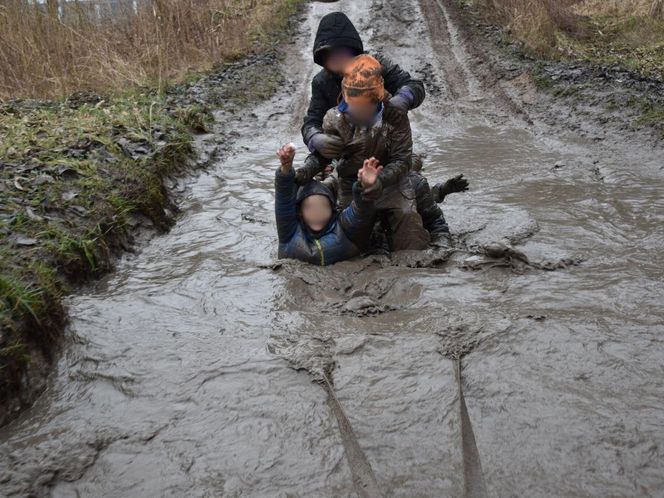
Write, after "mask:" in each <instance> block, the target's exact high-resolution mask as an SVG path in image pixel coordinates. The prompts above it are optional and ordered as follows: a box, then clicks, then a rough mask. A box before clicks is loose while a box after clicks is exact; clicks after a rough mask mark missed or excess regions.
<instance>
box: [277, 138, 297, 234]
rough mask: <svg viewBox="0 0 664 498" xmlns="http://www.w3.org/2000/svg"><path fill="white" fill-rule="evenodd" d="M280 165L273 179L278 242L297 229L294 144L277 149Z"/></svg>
mask: <svg viewBox="0 0 664 498" xmlns="http://www.w3.org/2000/svg"><path fill="white" fill-rule="evenodd" d="M277 156H279V159H280V161H281V166H279V169H277V172H276V177H275V180H274V191H275V197H274V212H275V215H276V218H277V233H278V234H279V242H288V241H289V240H290V239H291V238H292V237H293V234H294V233H295V230H297V225H298V219H297V206H296V198H297V185H296V184H295V172H294V171H293V159H294V158H295V146H294V145H293V144H287V145H284V146H282V147H281V148H280V149H279V150H278V151H277Z"/></svg>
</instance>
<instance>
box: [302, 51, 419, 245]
mask: <svg viewBox="0 0 664 498" xmlns="http://www.w3.org/2000/svg"><path fill="white" fill-rule="evenodd" d="M381 73H382V67H381V65H380V63H379V62H378V61H377V60H376V59H374V58H373V57H371V56H370V55H366V54H363V55H359V56H357V57H355V58H354V59H353V60H352V61H351V62H350V63H349V64H348V65H347V66H346V70H345V72H344V78H343V81H342V84H341V87H342V97H343V98H342V100H341V103H340V104H339V105H338V106H337V107H334V108H332V109H330V110H329V111H327V113H326V115H325V119H324V120H323V131H324V132H325V133H326V134H328V135H334V136H338V137H339V138H341V141H342V143H343V149H342V152H341V153H340V157H338V158H337V159H338V162H337V168H336V171H337V174H338V176H339V205H340V206H341V207H344V206H347V205H348V204H349V203H350V200H351V197H352V187H353V183H354V181H355V176H356V175H357V171H358V170H359V169H360V168H361V167H362V165H363V163H364V161H365V160H366V159H367V158H371V159H375V160H377V161H378V163H379V164H381V165H382V166H383V170H382V171H381V172H380V174H379V175H378V178H377V180H376V182H375V184H374V185H372V186H371V187H369V188H365V189H363V191H362V196H363V197H364V198H365V199H374V200H375V201H376V206H375V207H376V211H377V215H378V218H379V219H380V220H381V222H382V223H383V225H384V227H385V228H387V229H388V230H389V233H390V239H391V240H390V242H391V244H390V248H391V249H392V250H395V251H399V250H404V249H415V250H421V249H426V248H427V247H428V244H429V233H428V232H427V231H426V230H425V229H424V227H423V224H422V218H421V217H420V215H419V214H418V213H417V206H416V195H415V191H414V189H413V186H412V185H411V183H410V182H409V181H408V178H407V176H408V172H409V171H410V167H411V157H412V153H413V141H412V135H411V130H410V122H409V120H408V115H407V113H406V112H404V111H403V110H401V109H399V108H397V107H396V106H394V105H393V104H392V103H391V102H390V101H389V94H387V92H386V91H385V88H384V84H383V77H382V76H381ZM315 173H317V172H316V171H314V170H313V168H309V169H308V171H307V174H306V175H305V176H309V177H310V176H312V175H313V174H315Z"/></svg>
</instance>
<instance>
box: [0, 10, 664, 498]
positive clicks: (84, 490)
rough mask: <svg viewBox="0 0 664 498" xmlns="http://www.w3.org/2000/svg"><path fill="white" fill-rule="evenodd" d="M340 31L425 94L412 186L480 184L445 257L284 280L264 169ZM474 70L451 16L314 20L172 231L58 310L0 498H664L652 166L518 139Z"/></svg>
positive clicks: (548, 136) (502, 104)
mask: <svg viewBox="0 0 664 498" xmlns="http://www.w3.org/2000/svg"><path fill="white" fill-rule="evenodd" d="M441 5H442V7H443V9H442V10H441V8H440V6H441ZM340 9H343V10H345V11H346V12H347V13H348V14H349V16H350V17H351V19H353V20H354V21H356V23H357V26H358V28H359V29H360V30H361V32H363V33H365V35H364V37H365V39H366V41H367V44H368V45H369V46H370V48H371V49H376V50H380V51H383V52H385V53H386V54H388V55H390V56H391V57H392V58H394V59H395V60H397V61H399V62H401V63H402V64H403V65H404V66H405V67H407V68H408V69H410V70H413V71H414V72H415V73H416V74H419V75H420V76H422V77H425V78H426V79H427V81H428V84H429V98H428V100H427V101H426V103H425V105H424V106H423V107H422V108H421V109H418V110H417V111H415V112H413V113H412V123H413V129H414V137H415V147H416V151H417V152H420V153H424V154H426V156H427V157H426V161H425V174H426V175H427V176H428V177H429V178H430V180H432V181H434V182H435V181H440V180H443V179H446V178H448V177H450V176H453V175H456V174H458V173H464V175H465V176H466V177H468V178H469V179H470V181H471V191H470V192H468V193H467V194H463V195H453V196H450V197H449V199H448V200H447V201H446V202H445V204H444V209H445V214H446V216H447V218H448V221H449V223H450V226H451V229H452V231H453V234H454V238H455V240H456V242H457V243H456V247H455V249H454V250H453V251H442V250H439V249H438V250H437V249H432V250H430V251H425V252H422V253H403V254H398V255H395V256H393V257H392V258H388V257H385V256H371V257H367V258H364V259H360V260H356V261H350V262H344V263H341V264H338V265H335V266H333V267H329V268H317V267H311V266H306V265H304V264H300V263H297V262H291V261H278V260H277V259H276V230H275V226H274V222H273V202H274V197H273V178H274V169H275V167H276V162H275V158H274V157H273V156H274V150H276V148H277V146H278V145H279V144H281V143H286V142H290V141H297V143H299V130H298V126H299V123H300V118H301V115H302V112H303V107H302V102H303V101H304V100H306V97H307V92H308V88H309V85H308V82H309V80H310V78H311V77H312V75H313V72H314V71H315V68H314V67H313V63H312V62H310V50H309V47H310V45H311V42H312V36H313V35H312V30H313V29H315V26H316V23H317V20H318V19H319V18H320V16H321V15H323V14H324V13H327V12H330V11H333V10H340ZM435 9H438V10H435ZM473 60H474V59H473V58H472V57H470V56H469V55H468V53H467V48H466V47H465V46H464V41H463V37H462V36H461V34H460V33H459V31H458V27H457V26H456V25H455V24H454V22H453V16H451V15H450V13H449V12H448V11H447V10H446V9H445V4H444V3H443V2H441V3H440V4H438V2H434V1H429V0H422V1H421V2H419V3H418V2H416V1H414V0H408V1H403V2H395V1H389V2H366V3H359V2H350V1H342V2H339V3H332V4H327V3H313V4H312V5H311V7H310V11H309V13H308V16H307V19H306V20H305V21H304V23H303V26H302V33H301V35H300V36H299V37H298V39H297V41H296V43H295V44H294V45H293V46H292V47H290V49H289V56H288V57H287V60H286V62H285V64H287V68H286V69H287V71H286V72H287V74H289V75H290V77H291V80H290V81H289V83H288V85H287V86H286V88H285V89H284V91H282V92H280V93H279V94H278V95H277V96H276V97H275V98H273V99H272V100H270V101H269V102H267V103H266V104H261V105H260V106H258V107H257V108H255V109H254V110H253V111H252V112H247V113H244V114H242V115H237V116H235V117H233V118H229V117H228V116H227V117H226V119H229V126H233V128H234V130H235V131H236V133H237V137H238V139H237V142H236V145H235V149H234V150H235V153H234V154H232V155H231V156H229V157H227V158H225V159H224V160H223V161H221V162H217V163H215V164H214V165H213V166H212V167H211V168H210V170H209V171H208V172H207V173H205V174H202V175H201V176H199V177H197V178H194V179H192V180H191V181H190V182H189V184H188V185H187V188H186V191H185V194H184V195H185V199H184V201H183V204H182V206H181V207H182V212H181V216H180V219H179V221H178V223H177V225H176V226H175V227H174V228H173V230H172V231H171V232H170V233H169V234H167V235H164V236H160V237H157V238H155V239H153V240H152V241H151V242H150V243H149V244H148V245H147V246H146V247H145V248H144V249H143V250H142V251H141V252H140V253H139V254H136V255H133V256H131V257H128V258H127V259H126V260H124V261H123V262H122V263H121V264H120V265H119V266H118V270H117V271H116V272H115V273H114V274H113V275H111V276H109V277H108V278H107V279H105V280H104V281H102V282H100V283H99V284H98V285H95V286H94V287H93V288H90V289H88V290H87V291H86V292H82V293H80V294H79V295H77V296H75V297H72V298H71V300H70V303H69V304H70V309H71V325H70V327H69V330H68V336H69V345H68V346H67V347H66V348H65V351H64V353H63V355H62V358H61V359H60V361H59V364H58V367H57V371H56V373H55V374H54V375H53V376H52V378H51V380H50V384H49V387H48V389H47V391H46V393H45V394H44V395H43V396H42V397H41V398H40V399H39V400H38V401H37V403H36V404H35V406H34V407H33V408H32V409H30V410H29V411H27V412H25V413H24V414H23V415H22V416H21V417H20V418H19V419H17V420H16V421H14V422H13V423H12V424H10V425H9V426H7V427H4V428H3V429H2V430H0V469H2V470H1V471H0V489H1V490H2V493H3V494H4V495H6V496H28V495H34V496H56V497H68V496H77V495H79V496H116V497H125V496H126V497H134V496H228V497H234V496H283V497H286V496H321V497H323V496H329V497H338V496H357V495H359V496H379V495H380V496H390V497H412V496H450V497H452V496H455V497H456V496H464V494H466V495H468V496H472V495H473V493H474V495H475V496H485V495H486V496H491V497H494V496H495V497H497V496H501V497H502V496H531V497H540V496H541V497H548V496H659V495H661V492H662V489H664V477H663V476H664V446H663V445H664V417H663V416H662V410H663V409H664V401H663V400H664V380H663V379H664V375H662V374H663V373H664V372H663V370H662V353H661V350H662V336H661V332H662V323H664V312H662V307H661V303H662V302H664V286H663V285H662V278H663V276H664V275H663V274H664V270H663V268H664V254H663V253H662V251H661V247H662V243H663V242H664V232H663V229H662V227H663V226H664V223H663V221H664V201H663V200H662V197H661V192H662V188H663V187H664V181H663V180H662V172H661V169H660V168H661V155H660V154H659V151H657V150H653V149H652V148H645V147H643V146H642V145H641V144H636V145H635V144H634V143H632V142H630V141H628V140H626V141H623V142H618V141H614V143H613V144H612V146H611V147H604V145H603V144H601V143H598V142H596V141H594V140H592V139H586V138H583V137H580V136H573V135H570V134H569V133H568V131H567V130H565V129H561V130H559V131H556V129H555V128H551V127H550V126H549V125H546V124H541V122H540V119H539V118H538V116H537V115H531V116H528V119H525V118H524V116H523V114H521V113H519V112H515V110H514V103H513V102H512V101H511V100H510V98H509V95H508V94H507V92H504V91H503V90H502V89H500V88H498V87H496V86H495V85H494V86H490V85H486V83H485V81H486V79H485V78H483V77H482V74H481V69H478V68H477V67H476V66H475V63H474V62H473ZM303 157H304V147H301V148H299V156H298V158H299V159H300V160H301V159H303ZM296 160H297V159H296ZM459 359H460V363H461V369H460V385H461V387H462V390H463V399H464V401H465V402H464V403H463V407H465V411H466V415H467V421H469V422H471V423H472V426H471V428H472V433H469V432H468V431H467V429H465V428H464V427H466V428H467V427H468V424H467V423H466V422H464V420H465V418H464V409H463V408H462V407H461V405H460V403H459V394H460V390H459V384H458V383H457V373H456V371H455V368H456V367H455V365H456V364H457V361H459ZM464 434H465V436H464ZM470 434H472V440H471V438H470ZM471 443H474V446H475V450H476V454H475V455H473V444H471ZM475 457H477V458H475ZM475 460H476V461H477V463H479V460H481V466H477V465H475V464H474V463H473V462H474V461H475ZM464 462H465V463H464ZM480 467H481V475H480V474H478V470H480ZM481 493H485V495H483V494H481Z"/></svg>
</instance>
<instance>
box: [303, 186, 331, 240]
mask: <svg viewBox="0 0 664 498" xmlns="http://www.w3.org/2000/svg"><path fill="white" fill-rule="evenodd" d="M300 212H301V214H302V219H303V220H304V223H305V224H306V225H307V226H308V227H309V229H310V230H312V231H314V232H319V231H321V230H322V229H324V228H325V227H326V226H327V224H328V223H329V222H330V218H332V206H330V200H329V199H328V198H327V197H325V196H324V195H310V196H309V197H307V198H306V199H304V200H303V201H302V204H301V207H300Z"/></svg>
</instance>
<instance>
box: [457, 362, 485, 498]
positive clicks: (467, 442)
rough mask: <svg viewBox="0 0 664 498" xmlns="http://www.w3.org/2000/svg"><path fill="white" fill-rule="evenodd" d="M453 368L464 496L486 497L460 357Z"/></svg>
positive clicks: (473, 497)
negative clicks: (465, 394) (462, 377)
mask: <svg viewBox="0 0 664 498" xmlns="http://www.w3.org/2000/svg"><path fill="white" fill-rule="evenodd" d="M454 370H455V374H456V382H457V388H458V391H459V420H460V423H461V451H462V453H463V481H464V496H465V497H466V498H487V497H488V496H489V495H488V493H487V489H486V482H485V480H484V473H483V472H482V463H481V462H480V453H479V451H478V449H477V443H476V441H475V433H474V432H473V425H472V423H471V422H470V416H469V415H468V407H467V406H466V398H465V397H464V395H463V384H462V379H461V359H460V358H457V359H456V361H455V362H454Z"/></svg>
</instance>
